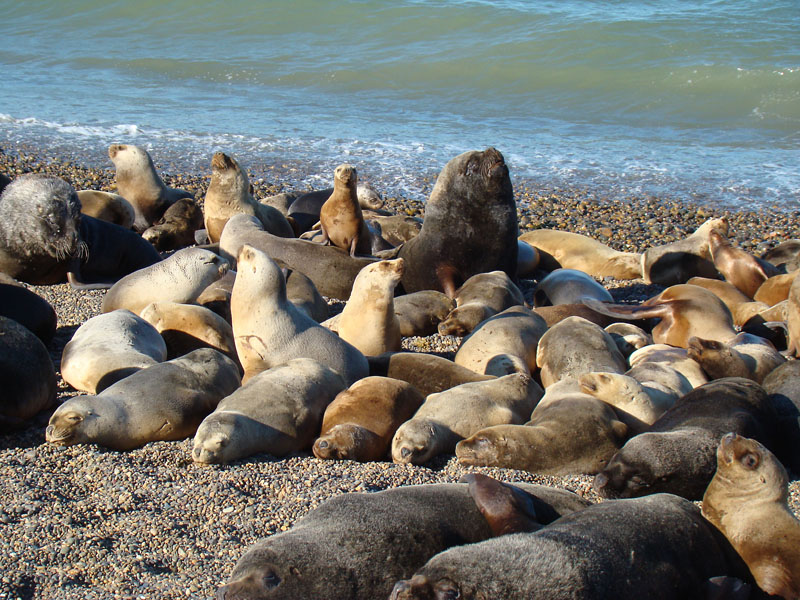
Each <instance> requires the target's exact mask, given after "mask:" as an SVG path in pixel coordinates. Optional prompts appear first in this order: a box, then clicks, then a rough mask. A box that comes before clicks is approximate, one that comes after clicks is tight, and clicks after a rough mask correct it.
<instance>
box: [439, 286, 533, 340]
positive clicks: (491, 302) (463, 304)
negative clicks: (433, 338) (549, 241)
mask: <svg viewBox="0 0 800 600" xmlns="http://www.w3.org/2000/svg"><path fill="white" fill-rule="evenodd" d="M455 300H456V308H454V309H453V310H452V311H451V312H450V314H449V315H447V318H446V319H445V320H444V321H442V322H441V323H439V328H438V331H439V334H440V335H457V336H460V337H463V336H465V335H467V334H469V333H471V332H472V331H473V330H474V329H475V328H476V327H477V326H478V325H479V324H480V323H482V322H483V321H485V320H486V319H488V318H489V317H492V316H494V315H496V314H497V313H499V312H502V311H504V310H505V309H507V308H511V307H512V306H520V305H524V304H525V297H524V296H523V295H522V292H521V291H520V289H519V288H518V287H517V286H516V284H515V283H514V282H513V281H511V279H510V278H509V276H508V275H506V273H505V272H504V271H492V272H491V273H477V274H475V275H473V276H472V277H470V278H469V279H467V280H466V281H465V282H464V285H462V286H461V287H460V288H458V290H456V297H455Z"/></svg>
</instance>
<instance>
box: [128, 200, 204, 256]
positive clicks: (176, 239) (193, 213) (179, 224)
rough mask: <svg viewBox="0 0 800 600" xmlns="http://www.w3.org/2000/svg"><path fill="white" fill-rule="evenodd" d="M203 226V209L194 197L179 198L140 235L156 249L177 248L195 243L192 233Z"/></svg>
mask: <svg viewBox="0 0 800 600" xmlns="http://www.w3.org/2000/svg"><path fill="white" fill-rule="evenodd" d="M202 228H203V211H202V210H201V209H200V207H199V206H198V205H197V202H195V200H194V198H181V199H180V200H178V201H177V202H175V203H174V204H172V205H171V206H170V207H169V208H168V209H167V210H165V211H164V214H163V215H162V216H161V218H160V219H159V220H158V221H156V224H155V225H153V226H152V227H149V228H148V229H145V230H144V231H143V232H142V237H143V238H144V239H146V240H147V241H148V242H150V243H151V244H153V247H155V248H156V249H157V250H160V251H161V252H167V251H169V250H178V249H180V248H185V247H186V246H192V245H194V243H195V239H194V233H195V231H197V230H198V229H202Z"/></svg>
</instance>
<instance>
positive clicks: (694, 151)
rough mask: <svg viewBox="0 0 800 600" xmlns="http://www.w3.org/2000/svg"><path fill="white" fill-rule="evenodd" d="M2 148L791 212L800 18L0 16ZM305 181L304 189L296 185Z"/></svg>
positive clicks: (120, 11)
mask: <svg viewBox="0 0 800 600" xmlns="http://www.w3.org/2000/svg"><path fill="white" fill-rule="evenodd" d="M0 6H2V14H3V19H2V20H0V39H2V40H3V43H2V44H0V74H2V93H0V147H3V148H9V149H13V148H14V147H16V146H17V145H19V144H32V145H37V146H39V147H42V148H45V149H47V150H48V151H51V152H53V153H54V154H59V153H60V154H62V155H67V156H74V157H80V159H81V160H82V161H84V162H86V163H88V164H90V165H93V166H109V167H110V166H111V163H110V161H109V160H108V158H107V155H106V148H107V146H108V144H110V143H115V142H116V143H134V144H139V145H143V146H145V147H147V148H148V149H149V150H150V151H151V153H152V154H153V155H154V157H155V158H156V160H157V162H159V163H160V164H165V165H170V166H176V167H177V168H183V169H188V170H190V171H192V172H199V173H210V166H209V162H210V158H211V155H212V154H213V152H215V151H216V150H223V151H226V152H228V153H230V154H233V155H234V156H236V157H237V158H239V160H240V162H242V163H243V164H244V165H250V164H256V163H258V164H271V163H275V164H286V163H289V164H292V165H297V166H298V172H299V173H304V174H306V175H308V177H307V179H308V181H307V183H308V184H309V185H318V184H319V183H325V184H327V182H328V181H329V180H330V177H331V173H332V171H333V168H334V167H335V166H336V165H337V164H339V163H341V162H350V163H353V164H355V165H356V166H357V167H358V169H359V173H360V174H361V175H362V178H365V179H378V180H380V181H381V182H382V184H383V186H384V188H387V189H386V191H388V192H389V193H398V194H404V195H407V196H410V197H416V198H424V194H423V193H422V191H421V188H420V187H419V186H418V185H417V184H416V183H415V182H416V181H417V178H416V175H417V174H420V173H421V174H425V175H432V174H435V173H436V172H437V171H438V170H439V169H440V168H441V167H442V166H443V165H444V163H446V162H447V160H448V159H449V158H451V157H452V156H455V155H456V154H458V153H460V152H462V151H464V150H468V149H482V148H485V147H486V146H489V145H492V146H495V147H497V148H498V149H499V150H501V151H502V152H503V154H504V155H505V157H506V160H507V162H508V163H509V166H510V168H511V173H512V178H513V179H514V180H515V181H522V180H525V181H526V182H527V183H530V184H532V185H534V186H541V187H543V188H556V189H564V188H578V189H582V190H585V191H588V192H589V193H591V194H596V195H597V196H605V197H619V198H622V197H630V196H636V195H659V196H664V197H669V198H673V199H685V200H688V201H697V202H702V203H703V204H711V205H717V206H726V207H727V206H730V207H746V208H753V207H759V206H775V205H777V206H780V207H784V208H788V209H792V210H793V209H797V208H798V207H800V1H798V0H764V1H762V2H755V1H753V0H717V1H707V2H689V1H681V0H651V1H627V0H606V1H590V0H580V1H578V0H566V1H558V2H555V1H553V2H550V1H528V2H523V1H513V0H470V1H466V0H431V1H423V0H351V1H343V2H335V3H334V2H323V1H319V0H295V1H293V2H261V3H253V2H241V1H238V0H227V1H225V2H222V1H203V0H191V1H189V0H178V1H169V0H163V1H160V2H154V1H152V0H140V1H138V2H125V1H114V0H104V1H99V0H76V1H71V2H63V1H62V0H40V1H36V2H19V1H15V2H11V1H8V0H2V1H0ZM306 175H303V177H306Z"/></svg>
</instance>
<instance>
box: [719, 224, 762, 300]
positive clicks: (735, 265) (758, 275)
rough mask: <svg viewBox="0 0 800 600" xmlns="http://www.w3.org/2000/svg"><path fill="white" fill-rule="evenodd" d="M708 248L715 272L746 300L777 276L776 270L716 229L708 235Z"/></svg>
mask: <svg viewBox="0 0 800 600" xmlns="http://www.w3.org/2000/svg"><path fill="white" fill-rule="evenodd" d="M708 246H709V250H710V252H711V260H712V261H713V262H714V267H715V268H716V269H717V271H719V272H720V273H721V274H722V276H723V277H725V281H729V282H730V283H732V284H733V285H734V286H735V287H736V289H738V290H739V291H741V292H742V293H743V294H745V295H746V296H747V297H748V298H752V297H753V296H754V295H755V293H756V291H757V290H758V288H759V287H761V284H762V283H764V282H765V281H766V280H767V279H769V278H770V277H772V276H773V275H777V274H778V269H777V268H775V267H774V266H773V265H771V264H770V263H768V262H767V261H765V260H760V259H758V258H756V257H755V256H753V255H752V254H750V253H748V252H746V251H744V250H742V249H741V248H737V247H736V246H734V245H733V244H731V241H730V240H729V239H728V236H727V235H726V234H723V233H722V232H721V231H719V230H718V229H712V230H711V232H710V233H709V234H708Z"/></svg>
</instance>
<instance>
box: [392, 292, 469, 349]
mask: <svg viewBox="0 0 800 600" xmlns="http://www.w3.org/2000/svg"><path fill="white" fill-rule="evenodd" d="M455 307H456V304H455V302H454V301H453V299H452V298H449V297H448V296H447V295H446V294H443V293H442V292H437V291H436V290H422V291H420V292H414V293H413V294H405V295H403V296H398V297H397V298H395V299H394V314H395V316H396V317H397V322H398V323H399V324H400V335H401V336H403V337H412V336H429V335H433V334H435V333H437V332H438V328H439V323H441V322H442V321H444V320H445V319H446V318H447V315H449V314H450V311H452V310H453V309H454V308H455Z"/></svg>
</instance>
